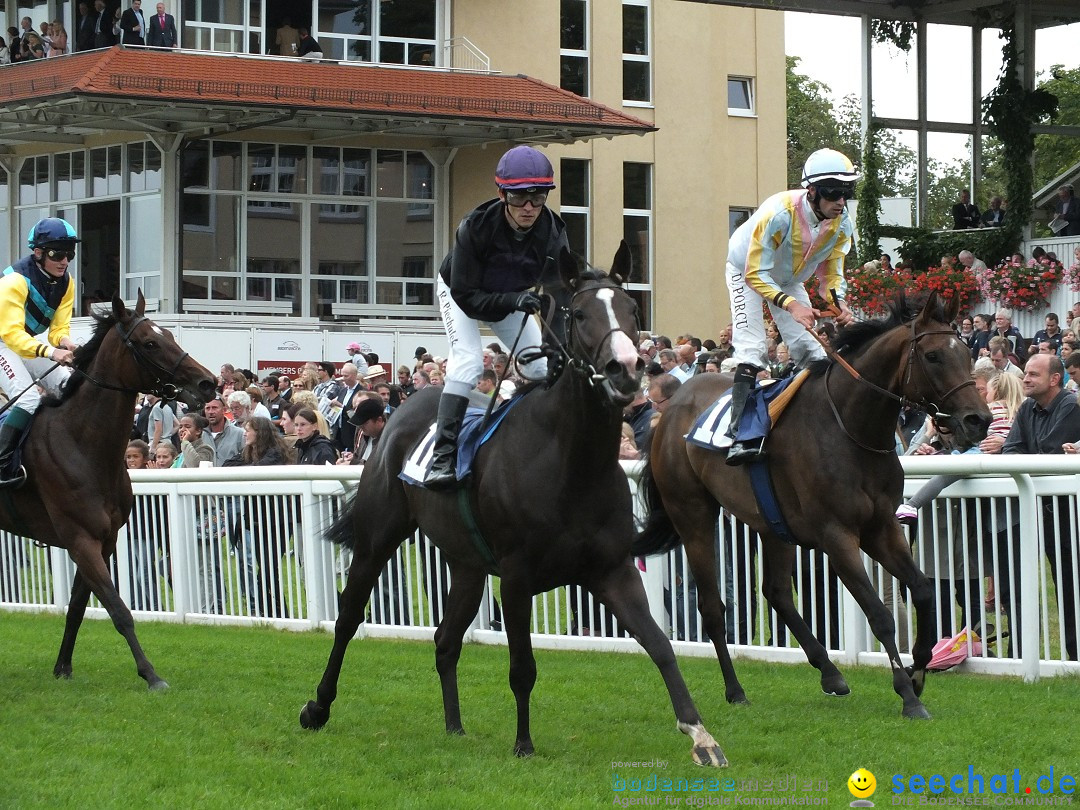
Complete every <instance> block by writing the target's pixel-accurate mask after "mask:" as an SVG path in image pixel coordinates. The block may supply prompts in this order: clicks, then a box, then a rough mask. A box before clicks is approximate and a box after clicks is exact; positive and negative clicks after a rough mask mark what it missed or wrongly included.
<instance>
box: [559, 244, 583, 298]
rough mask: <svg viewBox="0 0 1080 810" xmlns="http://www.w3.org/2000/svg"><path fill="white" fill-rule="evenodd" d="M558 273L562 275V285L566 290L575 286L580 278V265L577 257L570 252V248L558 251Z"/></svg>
mask: <svg viewBox="0 0 1080 810" xmlns="http://www.w3.org/2000/svg"><path fill="white" fill-rule="evenodd" d="M559 275H561V276H562V281H563V286H564V287H566V289H568V290H573V289H576V288H577V284H578V280H579V279H580V278H581V267H580V265H579V264H578V260H577V258H576V257H575V256H574V254H573V253H571V252H570V248H565V247H564V248H563V249H562V250H561V251H559Z"/></svg>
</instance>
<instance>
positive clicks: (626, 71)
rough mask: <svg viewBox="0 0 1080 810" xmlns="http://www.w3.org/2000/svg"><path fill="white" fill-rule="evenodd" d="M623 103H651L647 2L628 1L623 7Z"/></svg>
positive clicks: (646, 0)
mask: <svg viewBox="0 0 1080 810" xmlns="http://www.w3.org/2000/svg"><path fill="white" fill-rule="evenodd" d="M622 12H623V15H622V17H623V18H622V27H623V100H624V101H630V102H637V103H648V102H650V101H652V62H651V59H650V55H649V50H650V49H649V5H648V0H628V1H627V2H624V3H623V7H622Z"/></svg>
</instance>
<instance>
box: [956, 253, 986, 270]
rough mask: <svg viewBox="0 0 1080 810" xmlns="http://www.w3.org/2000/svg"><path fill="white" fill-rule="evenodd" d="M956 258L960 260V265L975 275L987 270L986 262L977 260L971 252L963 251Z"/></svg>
mask: <svg viewBox="0 0 1080 810" xmlns="http://www.w3.org/2000/svg"><path fill="white" fill-rule="evenodd" d="M956 258H957V259H959V260H960V264H962V265H964V267H966V268H967V269H968V270H970V271H971V272H973V273H982V272H984V271H985V270H986V269H987V267H986V262H984V261H983V260H982V259H980V258H977V257H976V256H975V254H974V253H972V252H971V251H970V250H961V251H960V255H959V256H957V257H956Z"/></svg>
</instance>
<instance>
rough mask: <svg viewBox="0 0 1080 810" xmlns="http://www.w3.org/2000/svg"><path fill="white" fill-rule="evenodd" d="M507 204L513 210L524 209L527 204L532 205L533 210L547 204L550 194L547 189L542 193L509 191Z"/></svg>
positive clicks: (507, 191) (507, 192) (541, 191)
mask: <svg viewBox="0 0 1080 810" xmlns="http://www.w3.org/2000/svg"><path fill="white" fill-rule="evenodd" d="M504 193H505V194H506V204H507V205H509V206H510V207H511V208H524V207H525V203H532V206H533V208H540V207H541V206H542V205H543V204H544V203H546V202H547V198H548V192H547V189H543V190H540V191H512V190H510V189H507V190H506V191H505V192H504Z"/></svg>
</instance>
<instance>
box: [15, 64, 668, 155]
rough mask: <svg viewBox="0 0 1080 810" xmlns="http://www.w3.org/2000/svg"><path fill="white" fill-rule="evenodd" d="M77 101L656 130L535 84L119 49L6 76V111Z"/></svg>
mask: <svg viewBox="0 0 1080 810" xmlns="http://www.w3.org/2000/svg"><path fill="white" fill-rule="evenodd" d="M71 97H81V98H83V99H114V100H125V101H132V100H145V101H148V102H155V101H156V102H161V101H167V102H169V103H172V104H175V103H178V102H179V103H193V104H206V105H210V106H214V107H220V106H226V105H242V106H244V107H249V108H250V107H265V108H273V109H281V108H289V109H292V108H297V107H300V108H302V109H303V110H304V111H305V112H315V111H320V110H323V111H327V112H332V113H352V114H360V115H362V116H387V115H389V116H393V117H395V118H400V117H418V118H423V119H429V120H430V119H450V120H458V121H462V120H466V121H481V120H483V121H491V120H498V121H502V122H520V123H523V124H536V125H542V126H547V127H558V126H569V127H572V128H576V127H578V126H584V127H586V128H587V129H592V128H598V129H600V130H603V132H604V133H611V134H618V133H630V132H638V133H642V132H648V131H650V130H652V129H653V126H652V125H651V124H649V123H648V122H646V121H643V120H641V119H639V118H635V117H633V116H630V115H626V114H624V113H621V112H619V111H618V110H614V109H612V108H610V107H605V106H603V105H601V104H597V103H595V102H593V101H590V100H588V99H585V98H581V97H579V96H575V95H574V94H572V93H569V92H566V91H564V90H561V89H560V88H558V87H554V86H552V85H549V84H546V83H544V82H541V81H539V80H537V79H534V78H530V77H528V76H507V75H498V74H480V73H471V72H453V71H446V70H437V69H423V68H398V67H386V66H377V65H370V64H361V63H356V62H350V63H342V64H338V63H334V62H325V61H324V62H318V63H314V62H300V61H297V60H294V59H281V58H267V57H248V56H243V55H233V54H212V53H193V52H190V51H189V52H184V51H172V52H163V51H152V50H143V49H126V48H121V47H119V46H116V47H113V48H110V49H107V50H99V51H89V52H87V53H79V54H73V55H71V56H65V57H61V58H59V59H43V60H40V61H37V62H32V63H24V64H19V65H12V66H5V67H3V68H0V107H4V108H7V109H12V107H13V106H23V104H40V103H41V102H43V101H49V100H52V99H63V98H71Z"/></svg>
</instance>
